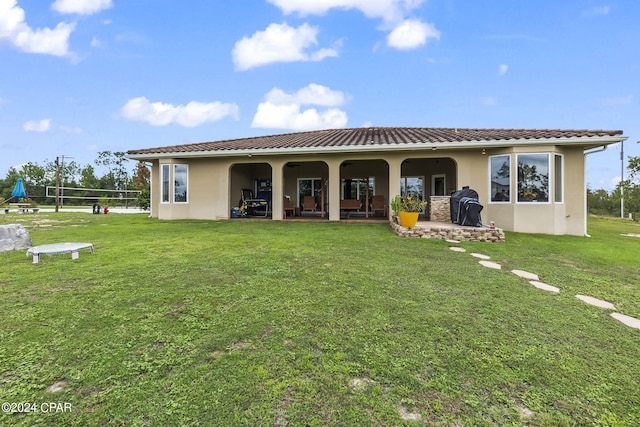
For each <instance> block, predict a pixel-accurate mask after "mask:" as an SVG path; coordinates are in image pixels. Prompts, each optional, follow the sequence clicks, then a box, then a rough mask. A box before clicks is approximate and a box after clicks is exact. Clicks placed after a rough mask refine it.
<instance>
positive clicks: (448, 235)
mask: <svg viewBox="0 0 640 427" xmlns="http://www.w3.org/2000/svg"><path fill="white" fill-rule="evenodd" d="M389 224H390V225H391V228H392V229H393V231H395V233H396V234H397V235H398V236H401V237H421V238H423V239H441V240H460V241H463V240H472V241H478V242H496V243H504V231H503V230H502V229H501V228H493V229H492V228H489V227H462V226H459V225H456V224H451V225H446V226H438V225H421V224H418V225H417V226H415V227H414V228H406V227H402V226H401V225H399V224H397V223H395V222H390V223H389Z"/></svg>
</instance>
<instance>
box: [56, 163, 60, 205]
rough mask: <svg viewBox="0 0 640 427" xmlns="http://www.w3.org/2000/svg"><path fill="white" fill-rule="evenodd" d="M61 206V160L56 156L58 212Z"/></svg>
mask: <svg viewBox="0 0 640 427" xmlns="http://www.w3.org/2000/svg"><path fill="white" fill-rule="evenodd" d="M59 206H60V160H59V159H58V157H56V212H58V208H59Z"/></svg>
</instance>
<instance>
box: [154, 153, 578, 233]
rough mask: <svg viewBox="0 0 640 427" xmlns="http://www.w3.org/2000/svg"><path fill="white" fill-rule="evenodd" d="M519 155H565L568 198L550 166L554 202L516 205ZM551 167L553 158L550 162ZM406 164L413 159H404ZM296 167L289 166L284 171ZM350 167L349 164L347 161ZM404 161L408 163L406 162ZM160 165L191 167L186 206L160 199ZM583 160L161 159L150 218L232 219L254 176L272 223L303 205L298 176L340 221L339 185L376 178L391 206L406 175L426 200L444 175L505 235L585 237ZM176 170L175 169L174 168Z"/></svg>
mask: <svg viewBox="0 0 640 427" xmlns="http://www.w3.org/2000/svg"><path fill="white" fill-rule="evenodd" d="M518 153H557V154H561V155H562V156H563V165H564V167H563V174H562V175H563V189H564V194H563V201H562V202H555V200H554V193H553V188H554V185H553V182H554V179H555V176H554V170H553V167H550V187H551V193H550V202H549V203H518V202H517V200H516V194H515V189H516V188H517V164H516V155H517V154H518ZM499 154H510V155H511V177H510V178H511V188H512V192H513V194H512V200H511V202H510V203H492V202H491V201H490V200H489V198H490V187H491V186H490V164H489V158H490V156H494V155H499ZM551 159H552V162H553V156H552V157H551ZM405 160H409V161H408V162H404V161H405ZM288 162H291V163H290V164H289V166H286V164H287V163H288ZM345 162H346V163H345ZM403 162H404V163H403ZM162 164H170V165H174V164H185V165H188V166H189V181H188V202H187V203H175V202H174V201H173V200H170V201H169V203H162V202H161V186H162V181H161V174H160V168H161V165H162ZM584 168H585V162H584V154H583V149H582V147H557V146H554V145H548V146H535V147H506V148H495V149H486V150H482V149H481V148H477V149H458V150H441V149H438V150H421V151H409V150H407V151H401V152H400V151H398V152H380V153H375V152H368V153H364V154H360V153H330V154H326V155H319V154H313V155H311V154H310V155H295V156H294V155H289V156H287V155H278V156H276V155H270V156H253V157H246V156H245V157H235V158H233V157H229V158H188V159H179V158H173V159H164V158H163V159H161V160H160V161H157V160H156V161H153V162H152V174H153V180H152V186H151V193H152V216H154V217H157V218H161V219H188V218H191V219H211V220H216V219H227V218H229V217H230V210H231V208H232V207H236V206H238V201H239V199H240V190H241V189H242V188H251V189H253V187H254V182H253V179H255V178H268V179H271V180H272V184H273V192H272V198H273V200H272V207H273V219H274V220H280V219H282V218H283V215H282V197H283V196H284V195H289V196H291V198H292V199H293V200H294V204H298V200H297V197H298V179H299V178H302V177H303V178H324V179H328V194H327V195H326V196H327V197H326V202H328V206H329V219H330V220H340V210H339V202H340V196H341V194H340V192H341V191H340V190H341V187H340V180H341V179H345V178H364V177H366V176H375V180H376V181H375V185H376V189H375V193H376V194H382V195H384V196H385V198H386V200H387V203H388V201H389V200H390V199H392V198H393V197H394V196H395V195H396V194H399V189H400V178H401V176H424V178H425V193H426V194H425V196H427V197H429V196H430V195H431V194H432V192H433V189H432V188H431V177H432V176H433V175H440V174H445V175H446V189H447V191H448V192H450V191H455V190H458V189H460V188H462V187H463V186H469V187H471V188H473V189H474V190H476V191H477V192H478V194H479V201H480V203H481V204H482V205H483V206H484V209H483V211H482V220H483V223H485V224H488V223H490V221H494V222H495V224H496V226H497V227H500V228H501V229H504V230H507V231H519V232H531V233H546V234H573V235H582V234H584V231H585V221H586V218H585V208H584V204H585V182H584V173H585V170H584ZM170 169H171V173H173V167H171V168H170Z"/></svg>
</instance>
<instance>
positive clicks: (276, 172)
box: [269, 160, 287, 221]
mask: <svg viewBox="0 0 640 427" xmlns="http://www.w3.org/2000/svg"><path fill="white" fill-rule="evenodd" d="M286 163H287V162H285V161H281V160H277V161H270V162H269V164H270V165H271V219H272V220H274V221H282V219H283V209H284V206H283V204H282V199H283V197H284V165H285V164H286Z"/></svg>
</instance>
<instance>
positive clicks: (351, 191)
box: [340, 178, 375, 203]
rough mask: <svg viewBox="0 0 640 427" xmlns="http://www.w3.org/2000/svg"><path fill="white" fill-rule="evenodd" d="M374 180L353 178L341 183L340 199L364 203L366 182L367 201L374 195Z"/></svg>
mask: <svg viewBox="0 0 640 427" xmlns="http://www.w3.org/2000/svg"><path fill="white" fill-rule="evenodd" d="M374 180H375V178H368V179H363V178H353V179H343V180H342V181H341V184H342V186H341V193H340V198H341V199H358V200H360V201H361V202H362V203H364V201H365V199H366V197H367V181H368V182H369V199H371V196H373V195H374V194H375V183H374Z"/></svg>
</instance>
